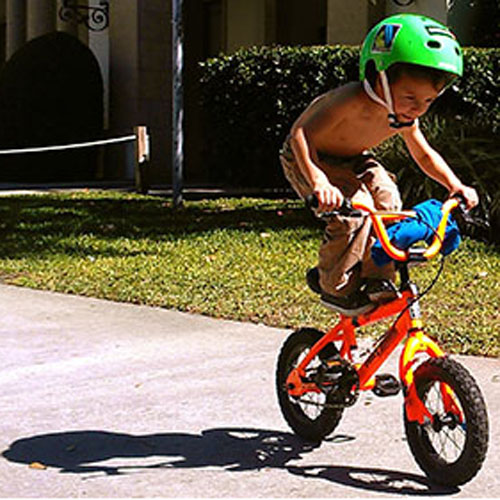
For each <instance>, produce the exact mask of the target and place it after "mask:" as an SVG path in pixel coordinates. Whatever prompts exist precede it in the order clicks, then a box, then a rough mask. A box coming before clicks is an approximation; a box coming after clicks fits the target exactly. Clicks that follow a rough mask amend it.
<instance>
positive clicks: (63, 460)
mask: <svg viewBox="0 0 500 500" xmlns="http://www.w3.org/2000/svg"><path fill="white" fill-rule="evenodd" d="M352 439H354V438H351V437H349V436H341V435H337V436H334V438H333V439H330V442H332V443H333V444H335V443H336V442H339V443H340V442H345V441H346V440H347V441H349V440H352ZM318 446H319V445H316V444H312V443H308V442H306V441H303V440H302V439H300V438H299V437H297V436H295V435H294V434H291V433H286V432H279V431H271V430H263V429H252V428H249V429H245V428H220V429H207V430H204V431H202V432H201V434H189V433H165V434H151V435H141V436H134V435H130V434H123V433H115V432H106V431H94V430H88V431H70V432H61V433H53V434H42V435H39V436H32V437H28V438H23V439H19V440H17V441H14V442H13V443H12V444H11V445H10V447H9V448H8V449H7V450H5V451H4V452H3V453H2V456H3V457H4V458H5V459H7V460H9V461H11V462H16V463H23V464H33V463H35V462H38V463H40V464H43V466H46V467H54V468H57V469H60V472H61V473H73V474H83V473H104V474H106V475H110V476H116V475H126V474H131V473H137V472H140V471H145V470H154V469H164V468H180V469H181V468H204V467H220V468H222V469H224V470H227V471H231V472H237V471H252V470H259V469H263V468H271V469H283V470H286V471H288V472H290V473H291V474H295V475H299V476H303V477H307V478H315V479H322V480H328V481H331V482H333V483H338V484H343V485H346V486H350V487H353V488H358V489H365V490H371V491H378V492H384V493H396V494H405V495H429V494H434V495H447V494H450V493H454V492H457V491H459V490H458V489H457V488H455V489H450V488H446V489H445V488H443V487H439V486H436V485H434V484H432V483H430V482H429V481H428V480H427V479H426V478H425V477H424V476H417V475H414V474H408V473H404V472H398V471H392V470H391V471H389V470H382V469H367V468H356V467H354V468H353V467H342V466H332V465H318V466H304V467H302V466H300V465H295V464H294V465H289V462H291V461H298V460H301V459H302V458H303V455H305V454H307V453H310V452H312V451H313V450H314V449H315V448H317V447H318ZM147 458H155V459H157V460H158V461H157V462H156V463H154V464H151V463H141V461H140V459H147ZM119 459H127V460H126V461H124V462H123V463H122V464H119V465H115V464H111V463H106V462H108V461H113V462H117V461H119ZM130 459H136V460H137V461H136V462H135V463H131V462H130Z"/></svg>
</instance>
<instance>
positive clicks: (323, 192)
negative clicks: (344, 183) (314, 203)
mask: <svg viewBox="0 0 500 500" xmlns="http://www.w3.org/2000/svg"><path fill="white" fill-rule="evenodd" d="M334 101H336V99H335V98H334V97H333V95H332V94H325V95H323V96H320V97H319V98H317V99H316V100H315V102H313V103H312V105H311V108H310V109H309V110H306V112H305V113H303V115H302V116H301V117H299V119H298V120H297V121H296V122H295V124H294V125H293V127H292V130H291V138H290V146H291V148H292V151H293V153H294V156H295V159H296V160H297V163H298V166H299V168H300V170H301V172H302V175H303V176H304V177H305V179H306V180H307V182H308V183H309V185H310V186H311V188H312V190H313V193H314V194H315V195H316V197H317V199H318V211H320V212H324V211H329V210H334V209H336V208H338V207H339V206H340V205H341V204H342V202H343V200H344V196H343V195H342V192H341V191H340V189H339V188H338V187H336V186H334V185H332V184H331V183H330V181H329V179H328V177H327V176H326V174H325V172H323V170H322V169H321V168H320V167H319V158H318V152H317V150H316V147H315V143H316V140H317V138H318V136H319V135H320V134H322V133H324V131H325V130H328V129H331V127H332V126H334V125H335V123H336V122H337V121H338V120H339V119H341V116H339V115H341V112H339V111H340V110H339V109H336V108H339V106H338V104H337V103H334Z"/></svg>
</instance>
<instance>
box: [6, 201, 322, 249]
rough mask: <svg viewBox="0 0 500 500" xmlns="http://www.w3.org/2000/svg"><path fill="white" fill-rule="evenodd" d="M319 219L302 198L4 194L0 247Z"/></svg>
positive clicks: (274, 226) (299, 224) (278, 226)
mask: <svg viewBox="0 0 500 500" xmlns="http://www.w3.org/2000/svg"><path fill="white" fill-rule="evenodd" d="M316 224H318V223H317V222H315V220H314V218H313V217H312V215H311V213H310V212H309V211H308V210H307V209H305V208H304V207H303V206H302V205H301V204H300V202H294V201H290V200H288V201H287V200H267V201H262V200H261V201H260V202H256V203H254V204H253V205H252V203H250V202H248V203H246V204H245V203H243V202H242V203H240V204H237V205H234V204H231V203H228V205H227V207H225V206H224V204H223V203H215V202H205V203H196V204H189V205H186V207H185V208H183V209H180V210H173V209H172V207H171V206H170V204H169V203H167V202H166V201H165V200H163V199H161V198H158V199H151V198H144V199H135V198H134V199H128V198H120V197H116V198H115V197H109V198H98V197H96V198H85V196H83V195H82V196H81V197H77V196H75V197H70V196H68V197H66V198H61V197H51V196H48V197H46V196H44V197H38V196H9V197H3V198H0V241H1V243H0V249H1V251H2V254H3V255H4V256H6V257H10V258H16V257H26V256H29V255H32V254H37V255H40V254H43V253H44V252H49V253H53V252H54V250H57V248H58V243H59V242H61V241H64V240H65V239H67V238H68V237H78V236H82V235H90V236H92V237H98V238H102V239H106V240H110V241H113V240H121V239H124V238H125V239H129V240H132V241H134V240H141V239H144V238H149V239H152V240H161V239H165V238H167V239H169V238H185V237H189V236H191V235H199V236H203V234H205V233H211V232H213V231H216V230H219V229H226V230H235V231H240V232H251V231H252V232H265V231H269V230H273V231H280V230H283V229H291V228H304V227H306V228H309V227H314V226H315V225H316ZM60 245H61V243H59V246H60ZM59 250H61V251H63V252H69V253H71V252H73V253H75V252H78V251H79V249H78V248H76V249H73V248H69V247H68V244H67V243H66V247H64V248H62V247H61V248H60V249H59ZM110 252H111V253H112V254H117V253H118V254H119V255H123V254H122V253H121V252H116V251H113V250H110ZM124 253H125V255H126V254H127V252H126V251H124Z"/></svg>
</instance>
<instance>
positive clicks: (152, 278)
mask: <svg viewBox="0 0 500 500" xmlns="http://www.w3.org/2000/svg"><path fill="white" fill-rule="evenodd" d="M0 231H1V233H2V234H1V239H0V255H1V258H0V279H1V280H2V282H4V283H8V284H14V285H21V286H28V287H32V288H38V289H43V290H54V291H58V292H64V293H73V294H78V295H86V296H91V297H98V298H104V299H109V300H115V301H123V302H132V303H136V304H147V305H152V306H160V307H165V308H171V309H179V310H182V311H189V312H193V313H200V314H206V315H209V316H213V317H217V318H230V319H235V320H241V321H252V322H260V323H264V324H266V325H272V326H277V327H298V326H316V327H319V328H327V327H328V326H329V325H331V324H332V323H333V322H334V321H335V315H334V314H332V312H331V311H329V310H327V309H325V308H324V307H323V306H321V304H320V303H319V302H318V299H317V296H315V295H314V294H313V293H312V292H310V291H309V289H308V288H307V286H306V284H305V280H304V274H305V272H306V270H307V269H308V268H309V267H311V266H313V265H315V264H316V255H317V250H318V246H319V243H320V241H321V234H322V227H321V225H320V224H319V223H318V222H316V221H315V220H313V218H312V216H311V215H310V214H309V213H308V212H307V211H306V210H305V209H303V208H302V205H301V203H300V202H298V201H295V200H264V199H219V200H204V201H190V202H186V203H185V207H184V208H183V209H181V210H178V211H173V210H172V208H171V205H170V201H166V200H165V199H162V198H159V197H152V196H140V195H135V194H123V193H113V192H97V193H95V192H90V193H83V192H78V193H68V194H44V195H29V196H8V197H2V198H0ZM437 268H438V266H437V262H436V263H432V264H429V265H427V266H424V267H420V268H417V269H415V270H414V272H413V276H414V279H415V281H417V282H418V283H419V284H420V286H421V288H422V289H423V288H425V287H426V285H428V284H429V283H430V282H431V281H432V278H433V276H434V275H435V273H436V270H437ZM499 283H500V253H499V252H498V250H496V249H495V248H493V247H490V246H487V245H484V244H482V243H478V242H474V241H471V240H466V241H465V242H464V243H463V245H462V246H461V247H460V249H459V250H458V251H457V252H455V253H454V254H452V255H451V256H450V257H449V258H448V259H447V260H446V263H445V271H444V273H443V275H442V276H441V279H440V280H439V282H438V283H437V285H436V286H435V287H434V288H433V289H432V291H431V292H430V293H429V294H428V295H427V296H426V297H425V299H424V300H423V302H422V309H423V312H424V318H425V321H426V324H427V331H428V332H429V333H430V334H431V335H432V336H434V337H437V338H438V339H439V341H440V342H441V343H442V344H443V345H444V347H445V348H446V349H448V350H449V351H451V352H455V353H467V354H480V355H487V356H498V355H499V354H500V328H499V326H500V313H499V297H500V285H499ZM377 332H380V329H376V328H373V329H371V330H369V331H368V332H367V333H368V334H371V335H373V334H376V333H377ZM138 334H139V335H140V332H138Z"/></svg>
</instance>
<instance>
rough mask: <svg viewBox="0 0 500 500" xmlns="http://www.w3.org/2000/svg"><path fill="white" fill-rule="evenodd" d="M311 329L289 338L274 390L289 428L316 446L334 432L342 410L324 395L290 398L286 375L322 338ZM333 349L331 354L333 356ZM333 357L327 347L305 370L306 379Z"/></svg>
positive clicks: (282, 351)
mask: <svg viewBox="0 0 500 500" xmlns="http://www.w3.org/2000/svg"><path fill="white" fill-rule="evenodd" d="M323 335H324V334H323V333H322V332H320V331H318V330H315V329H313V328H301V329H300V330H297V331H295V332H294V333H292V335H290V337H288V339H287V340H286V341H285V343H284V344H283V347H282V349H281V352H280V354H279V357H278V367H277V370H276V388H277V391H278V401H279V405H280V408H281V411H282V413H283V416H284V417H285V420H286V421H287V423H288V425H290V427H291V428H292V429H293V430H294V431H295V432H296V433H297V434H298V435H299V436H301V437H303V438H304V439H307V440H309V441H313V442H319V441H321V440H322V439H324V438H325V437H326V436H328V435H329V434H330V433H332V432H333V430H334V429H335V427H337V425H338V423H339V422H340V419H341V417H342V413H343V408H334V407H333V405H332V404H331V396H327V395H326V394H324V393H316V392H311V393H306V394H304V395H302V396H300V397H294V396H291V395H290V394H289V393H288V390H287V387H286V380H287V378H288V375H289V374H290V372H291V371H292V369H294V368H295V367H297V366H298V365H299V363H300V362H301V361H302V360H303V359H304V358H305V356H307V354H308V352H309V350H310V349H311V347H312V346H313V345H314V344H315V343H316V342H318V340H320V339H321V337H323ZM332 349H333V352H332ZM332 353H333V354H334V353H335V349H334V348H333V346H331V345H330V346H327V347H326V348H325V349H323V350H322V352H320V353H319V355H318V356H316V358H314V359H313V360H312V361H311V363H309V365H308V367H307V375H308V376H310V377H313V376H314V373H315V372H317V370H318V368H319V367H320V365H321V361H322V359H321V358H323V357H325V358H326V357H329V356H330V355H331V354H332Z"/></svg>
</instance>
